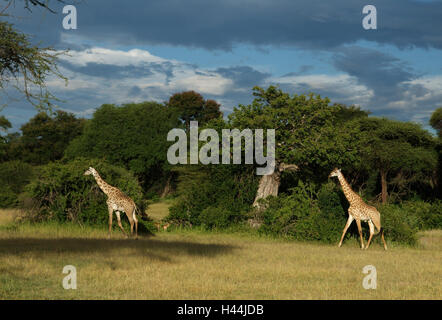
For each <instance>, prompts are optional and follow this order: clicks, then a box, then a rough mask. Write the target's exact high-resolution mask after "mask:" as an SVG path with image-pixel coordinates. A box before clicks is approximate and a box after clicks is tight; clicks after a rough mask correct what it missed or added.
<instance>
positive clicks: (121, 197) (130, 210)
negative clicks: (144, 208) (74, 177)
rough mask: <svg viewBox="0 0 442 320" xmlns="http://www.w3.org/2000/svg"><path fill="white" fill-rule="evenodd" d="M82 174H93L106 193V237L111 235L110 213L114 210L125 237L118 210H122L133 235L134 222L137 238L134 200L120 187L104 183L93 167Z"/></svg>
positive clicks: (136, 236)
mask: <svg viewBox="0 0 442 320" xmlns="http://www.w3.org/2000/svg"><path fill="white" fill-rule="evenodd" d="M84 175H93V176H94V178H95V181H96V182H97V184H98V186H99V187H100V189H101V190H102V191H103V192H104V193H105V194H106V195H107V201H106V203H107V209H108V211H109V234H108V237H109V238H110V236H111V230H112V215H113V212H114V211H115V214H116V215H117V220H118V226H119V227H120V229H121V231H123V234H124V235H125V236H126V237H127V234H126V232H125V231H124V229H123V226H122V225H121V217H120V212H122V211H124V212H125V213H126V216H127V218H128V219H129V222H130V233H131V235H133V231H134V224H135V239H138V220H137V217H136V214H135V211H136V210H137V206H136V205H135V202H134V201H133V200H132V199H131V198H130V197H128V196H127V195H125V194H124V193H123V192H122V191H121V190H120V189H118V188H116V187H113V186H111V185H110V184H108V183H106V182H105V181H104V180H103V179H102V178H101V177H100V175H99V174H98V172H97V170H95V169H94V168H92V167H89V169H88V170H86V172H85V173H84Z"/></svg>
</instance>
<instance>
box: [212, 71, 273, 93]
mask: <svg viewBox="0 0 442 320" xmlns="http://www.w3.org/2000/svg"><path fill="white" fill-rule="evenodd" d="M215 72H216V73H218V74H220V75H222V76H223V77H225V78H229V79H232V80H233V81H234V83H235V85H236V86H237V87H240V88H252V87H253V86H256V85H260V84H261V82H262V81H263V80H265V79H266V78H268V77H270V76H271V75H270V74H269V73H264V72H260V71H258V70H255V69H253V68H252V67H249V66H237V67H229V68H218V69H216V70H215Z"/></svg>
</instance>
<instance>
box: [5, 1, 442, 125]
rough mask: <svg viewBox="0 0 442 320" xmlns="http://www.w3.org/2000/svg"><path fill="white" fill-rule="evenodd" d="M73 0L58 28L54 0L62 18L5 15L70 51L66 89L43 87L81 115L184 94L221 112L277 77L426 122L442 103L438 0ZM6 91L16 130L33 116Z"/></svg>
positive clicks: (15, 11)
mask: <svg viewBox="0 0 442 320" xmlns="http://www.w3.org/2000/svg"><path fill="white" fill-rule="evenodd" d="M2 2H3V1H2ZM77 2H78V3H77V4H76V5H75V6H76V9H77V27H78V28H77V29H76V30H65V29H63V26H62V21H63V18H64V16H65V15H63V13H62V9H63V5H60V4H58V3H56V2H54V1H53V0H52V1H50V2H49V3H50V6H51V7H52V8H53V9H54V10H55V11H56V12H57V13H56V14H52V13H50V12H47V11H45V10H42V9H37V8H34V9H32V13H30V12H29V11H27V10H25V9H24V8H23V6H22V2H21V1H16V4H15V7H12V8H9V9H8V13H10V14H12V15H13V16H14V18H11V19H10V21H11V22H13V23H14V24H15V25H16V27H17V28H18V29H20V30H22V31H24V32H26V33H29V34H32V39H33V41H35V42H39V43H41V44H42V45H46V46H53V47H54V48H56V49H57V50H64V49H69V50H70V51H69V55H66V56H63V57H62V58H61V60H60V62H59V66H60V70H61V71H62V73H63V74H64V75H65V76H67V77H68V79H69V82H68V85H67V86H65V83H64V81H61V80H59V79H49V82H48V84H49V88H50V89H51V90H52V92H53V93H54V94H55V95H56V96H57V97H58V98H60V99H62V100H63V102H60V103H59V106H60V108H61V109H63V110H67V111H70V112H73V113H75V114H77V115H78V116H84V117H90V116H91V115H92V113H93V112H94V110H95V108H97V107H99V106H100V105H102V104H103V103H116V104H122V103H127V102H140V101H145V100H155V101H160V102H162V101H165V100H167V99H168V97H169V96H170V95H172V94H173V93H175V92H180V91H184V90H195V91H197V92H200V93H201V94H202V95H203V96H204V97H205V98H211V99H215V100H217V101H218V102H219V103H221V105H222V111H223V112H224V114H225V115H226V114H228V113H229V112H230V111H231V110H232V109H233V107H234V106H237V105H238V104H248V103H250V102H251V101H252V99H253V96H252V94H251V93H252V90H251V89H252V87H253V86H255V85H259V86H262V87H267V86H269V85H271V84H274V85H279V86H280V87H281V88H282V89H283V90H284V91H287V92H290V93H292V94H294V93H296V94H302V93H309V92H314V93H318V94H321V96H328V97H329V98H330V99H331V101H332V102H340V103H345V104H349V105H350V104H356V105H359V106H360V107H361V108H362V109H365V110H370V111H371V112H372V114H374V115H377V116H386V117H389V118H393V119H398V120H406V121H414V122H419V123H422V124H424V125H426V124H427V123H428V119H429V117H430V116H431V113H432V112H433V111H434V110H435V109H436V108H437V107H440V106H442V1H440V0H439V1H431V0H376V1H367V0H365V1H360V0H348V1H344V0H333V1H324V0H297V1H293V0H272V1H270V0H223V1H213V0H185V1H184V0H181V1H179V0H155V1H146V0H128V1H121V0H79V1H77ZM367 4H371V5H374V6H375V7H376V9H377V29H376V30H365V29H364V28H363V26H362V20H363V18H364V16H365V15H364V14H363V13H362V8H363V7H364V6H365V5H367ZM3 5H4V3H1V5H0V6H3ZM10 96H11V95H10ZM0 99H2V100H4V101H1V102H2V104H3V103H5V101H6V102H7V103H8V106H7V107H6V108H5V109H4V110H3V111H2V114H4V115H5V116H6V117H7V118H8V119H9V120H10V121H11V122H12V123H13V125H14V129H18V128H19V127H20V126H21V125H22V124H23V123H25V122H26V121H28V120H29V118H30V117H32V116H33V115H34V114H35V113H36V111H35V109H34V108H33V106H31V105H30V104H29V103H26V102H23V99H11V98H9V100H8V98H6V97H5V96H4V95H2V96H0ZM5 99H6V100H5Z"/></svg>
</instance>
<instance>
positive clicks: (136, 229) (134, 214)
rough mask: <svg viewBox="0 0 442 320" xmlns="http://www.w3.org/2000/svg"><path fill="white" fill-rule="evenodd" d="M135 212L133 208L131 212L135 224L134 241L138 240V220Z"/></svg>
mask: <svg viewBox="0 0 442 320" xmlns="http://www.w3.org/2000/svg"><path fill="white" fill-rule="evenodd" d="M135 211H136V209H135V208H134V211H133V212H132V218H133V221H134V222H135V239H138V220H137V216H136V213H135Z"/></svg>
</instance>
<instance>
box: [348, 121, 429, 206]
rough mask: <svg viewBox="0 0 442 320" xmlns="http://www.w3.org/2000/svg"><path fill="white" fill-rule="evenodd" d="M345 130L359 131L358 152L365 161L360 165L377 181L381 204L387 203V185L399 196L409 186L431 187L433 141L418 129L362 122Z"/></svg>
mask: <svg viewBox="0 0 442 320" xmlns="http://www.w3.org/2000/svg"><path fill="white" fill-rule="evenodd" d="M349 126H352V127H356V128H357V130H358V131H359V139H360V140H359V150H360V152H361V158H363V159H365V161H364V162H363V163H362V165H363V166H365V167H366V168H367V169H372V170H374V171H375V172H376V173H377V174H378V175H379V177H380V181H381V199H382V203H386V202H387V199H388V186H389V185H391V186H393V188H394V189H395V190H396V191H397V192H398V193H399V195H401V194H405V193H408V191H409V187H410V185H411V184H413V183H415V184H416V183H417V184H422V183H425V181H427V182H428V184H433V182H432V179H433V177H434V174H435V170H436V167H437V153H436V151H435V140H434V139H433V137H432V136H431V134H430V133H429V132H427V131H425V130H424V129H422V128H421V126H420V125H417V124H414V123H406V122H400V121H393V120H388V119H381V118H365V119H358V120H357V121H356V122H353V123H351V124H349Z"/></svg>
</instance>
